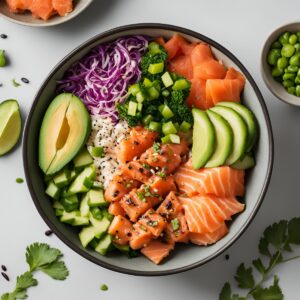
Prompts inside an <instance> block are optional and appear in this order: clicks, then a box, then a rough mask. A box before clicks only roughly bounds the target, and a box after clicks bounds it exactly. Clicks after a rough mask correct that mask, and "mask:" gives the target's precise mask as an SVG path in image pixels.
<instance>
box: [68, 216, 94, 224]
mask: <svg viewBox="0 0 300 300" xmlns="http://www.w3.org/2000/svg"><path fill="white" fill-rule="evenodd" d="M89 224H90V220H89V218H87V217H81V216H77V217H75V219H74V221H73V223H72V225H73V226H86V225H89Z"/></svg>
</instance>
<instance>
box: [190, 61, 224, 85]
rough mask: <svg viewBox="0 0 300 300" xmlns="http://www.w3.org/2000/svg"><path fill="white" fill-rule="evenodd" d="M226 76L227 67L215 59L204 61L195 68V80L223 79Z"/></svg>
mask: <svg viewBox="0 0 300 300" xmlns="http://www.w3.org/2000/svg"><path fill="white" fill-rule="evenodd" d="M225 75H226V69H225V67H224V66H223V65H222V64H221V63H220V62H218V61H217V60H215V59H210V60H207V61H204V62H203V63H201V64H200V65H197V66H194V73H193V77H194V78H199V79H204V80H207V79H223V78H224V77H225Z"/></svg>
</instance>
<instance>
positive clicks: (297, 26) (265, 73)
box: [261, 22, 300, 106]
mask: <svg viewBox="0 0 300 300" xmlns="http://www.w3.org/2000/svg"><path fill="white" fill-rule="evenodd" d="M285 31H290V32H295V31H300V22H293V23H289V24H285V25H283V26H280V27H278V28H277V29H275V30H274V31H273V32H271V33H270V34H269V36H268V37H267V39H266V42H265V44H264V45H263V48H262V52H261V73H262V77H263V79H264V81H265V84H266V85H267V87H268V88H269V90H270V91H271V92H272V93H273V95H274V96H276V97H277V98H278V99H280V100H281V101H283V102H285V103H288V104H291V105H295V106H300V97H296V96H294V95H291V94H289V93H288V92H287V91H286V90H285V88H284V87H283V86H282V85H281V83H279V82H277V81H276V80H275V79H274V78H273V77H272V74H271V68H270V66H269V65H268V63H267V55H268V52H269V50H270V47H271V45H272V43H273V42H275V41H276V40H277V39H278V37H279V36H280V35H281V34H282V33H283V32H285Z"/></svg>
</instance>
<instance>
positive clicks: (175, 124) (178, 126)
mask: <svg viewBox="0 0 300 300" xmlns="http://www.w3.org/2000/svg"><path fill="white" fill-rule="evenodd" d="M173 124H174V126H175V128H176V130H177V132H178V131H179V129H180V125H179V123H178V122H176V123H173Z"/></svg>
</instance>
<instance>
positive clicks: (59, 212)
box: [55, 208, 65, 217]
mask: <svg viewBox="0 0 300 300" xmlns="http://www.w3.org/2000/svg"><path fill="white" fill-rule="evenodd" d="M64 211H65V210H64V209H62V208H56V209H55V215H56V216H57V217H61V216H62V215H63V213H64Z"/></svg>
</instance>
